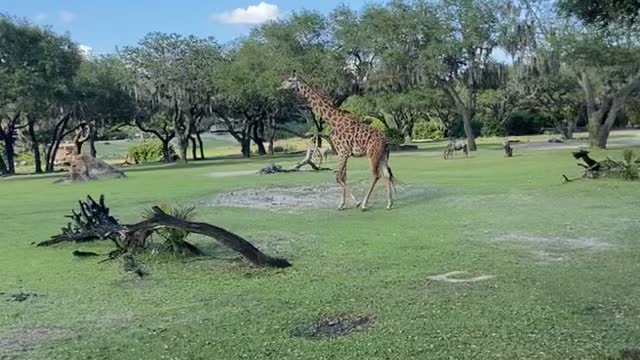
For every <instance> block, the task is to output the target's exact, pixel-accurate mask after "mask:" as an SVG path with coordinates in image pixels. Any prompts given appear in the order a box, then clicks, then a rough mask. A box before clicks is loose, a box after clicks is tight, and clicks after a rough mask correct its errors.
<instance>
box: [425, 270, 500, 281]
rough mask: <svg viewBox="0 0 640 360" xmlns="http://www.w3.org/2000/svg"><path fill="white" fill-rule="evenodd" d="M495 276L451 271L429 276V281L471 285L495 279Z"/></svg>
mask: <svg viewBox="0 0 640 360" xmlns="http://www.w3.org/2000/svg"><path fill="white" fill-rule="evenodd" d="M494 277H495V275H479V274H471V273H468V272H466V271H451V272H448V273H445V274H439V275H432V276H428V277H427V279H429V280H433V281H442V282H447V283H453V284H457V283H470V282H478V281H484V280H489V279H493V278H494Z"/></svg>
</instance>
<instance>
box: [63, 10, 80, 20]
mask: <svg viewBox="0 0 640 360" xmlns="http://www.w3.org/2000/svg"><path fill="white" fill-rule="evenodd" d="M76 17H77V16H76V14H74V13H72V12H71V11H68V10H62V11H60V20H61V21H62V22H65V23H70V22H72V21H73V20H75V19H76Z"/></svg>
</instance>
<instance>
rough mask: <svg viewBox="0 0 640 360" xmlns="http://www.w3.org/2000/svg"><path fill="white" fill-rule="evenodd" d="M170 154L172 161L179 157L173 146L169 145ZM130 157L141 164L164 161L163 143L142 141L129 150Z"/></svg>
mask: <svg viewBox="0 0 640 360" xmlns="http://www.w3.org/2000/svg"><path fill="white" fill-rule="evenodd" d="M169 154H170V156H171V159H174V158H176V157H177V154H176V151H175V149H174V148H173V145H171V144H169ZM129 155H130V156H132V157H133V158H134V159H136V161H137V162H139V163H143V162H155V161H162V160H163V158H162V143H161V142H160V141H142V142H140V143H138V144H136V145H133V146H131V147H130V148H129Z"/></svg>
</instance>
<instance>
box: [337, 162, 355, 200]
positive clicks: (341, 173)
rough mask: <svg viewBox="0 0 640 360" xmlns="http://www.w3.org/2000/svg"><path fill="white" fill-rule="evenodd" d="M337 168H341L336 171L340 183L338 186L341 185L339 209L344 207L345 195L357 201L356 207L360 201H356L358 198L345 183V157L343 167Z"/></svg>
mask: <svg viewBox="0 0 640 360" xmlns="http://www.w3.org/2000/svg"><path fill="white" fill-rule="evenodd" d="M339 169H341V170H342V171H339V172H338V183H339V184H340V186H342V202H341V207H340V209H342V208H344V204H345V202H346V197H347V195H348V196H349V197H350V198H351V200H353V201H354V202H355V203H357V205H356V207H358V206H360V201H358V198H357V197H356V196H355V195H353V192H352V191H351V188H350V187H349V185H347V163H346V159H345V164H344V168H341V167H339Z"/></svg>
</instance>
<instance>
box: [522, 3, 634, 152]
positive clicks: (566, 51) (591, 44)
mask: <svg viewBox="0 0 640 360" xmlns="http://www.w3.org/2000/svg"><path fill="white" fill-rule="evenodd" d="M538 5H539V6H538V7H534V4H533V3H532V2H529V1H523V7H524V8H525V9H526V14H527V16H526V19H525V20H524V21H525V22H527V23H526V26H519V27H516V29H523V28H526V29H527V31H526V32H524V33H522V32H521V33H520V34H516V36H514V37H513V38H514V39H516V40H517V41H514V42H512V44H517V45H518V47H515V46H514V48H515V49H516V50H517V51H515V53H518V54H524V55H520V56H519V57H518V58H520V59H522V61H521V64H520V67H521V68H523V69H525V73H531V72H533V73H534V74H537V73H541V74H545V75H546V74H548V75H549V76H551V78H554V77H555V78H558V75H562V73H561V70H562V69H567V70H566V71H565V73H570V74H572V76H573V77H574V79H576V81H577V84H578V86H579V88H580V89H581V91H582V93H583V97H582V101H576V102H575V104H576V105H575V106H576V111H575V113H579V111H580V110H581V109H580V108H582V107H583V106H584V107H585V108H586V113H587V118H588V129H589V141H590V145H591V146H594V147H599V148H606V146H607V140H608V137H609V133H610V132H611V129H612V128H613V126H614V124H615V122H616V119H618V117H619V116H620V114H621V111H622V110H623V108H624V104H625V103H626V101H627V100H628V99H629V98H631V97H632V96H633V95H634V94H635V93H637V92H638V91H640V68H638V66H637V64H638V62H639V59H640V46H638V43H639V42H638V40H639V37H638V33H639V32H638V31H630V30H633V28H634V27H635V25H633V24H631V25H629V26H631V29H630V28H629V26H617V25H613V24H609V25H608V26H607V27H606V28H601V27H595V26H591V25H589V24H588V23H581V22H576V21H575V20H574V19H566V18H562V17H558V14H559V12H558V9H557V7H554V6H553V5H554V4H548V3H547V2H544V1H543V2H542V4H538ZM543 11H546V12H545V13H544V19H545V20H544V22H543V21H542V20H541V19H542V18H543V16H540V15H539V14H540V13H543ZM516 15H517V14H516ZM514 23H518V22H517V21H514ZM521 24H522V22H521ZM636 30H637V29H636ZM514 33H517V32H514ZM518 35H520V36H518ZM583 104H584V105H583Z"/></svg>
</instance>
